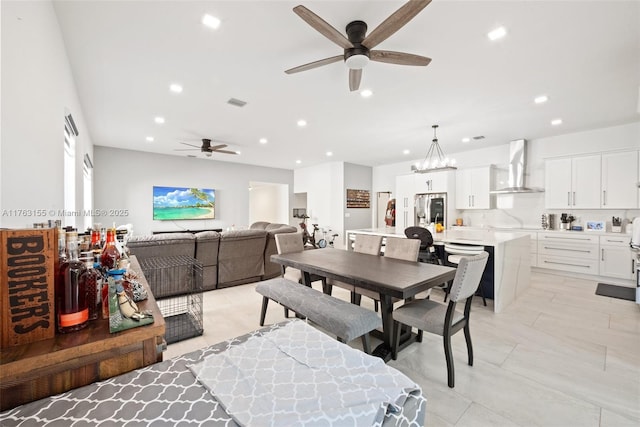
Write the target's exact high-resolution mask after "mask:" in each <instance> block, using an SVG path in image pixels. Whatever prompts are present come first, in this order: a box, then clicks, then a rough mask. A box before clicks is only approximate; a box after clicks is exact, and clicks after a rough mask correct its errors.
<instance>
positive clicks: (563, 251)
mask: <svg viewBox="0 0 640 427" xmlns="http://www.w3.org/2000/svg"><path fill="white" fill-rule="evenodd" d="M599 248H600V242H599V236H594V235H588V234H585V233H579V232H571V231H567V232H564V233H557V232H556V233H538V267H540V268H550V269H553V270H563V271H570V272H574V273H584V274H592V275H598V256H599Z"/></svg>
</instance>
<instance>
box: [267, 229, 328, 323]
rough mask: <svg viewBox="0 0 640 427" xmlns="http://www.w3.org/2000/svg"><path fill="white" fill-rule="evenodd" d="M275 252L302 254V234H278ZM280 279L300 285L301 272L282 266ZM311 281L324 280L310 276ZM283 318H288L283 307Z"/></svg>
mask: <svg viewBox="0 0 640 427" xmlns="http://www.w3.org/2000/svg"><path fill="white" fill-rule="evenodd" d="M274 237H275V239H276V250H277V251H278V254H279V255H282V254H290V253H295V252H302V251H303V250H304V243H303V241H302V233H278V234H276V235H275V236H274ZM282 277H284V278H285V279H289V280H291V281H293V282H297V283H302V272H301V271H300V270H298V269H297V268H292V267H285V266H284V265H283V266H282ZM311 280H312V281H314V282H315V281H319V280H322V281H323V285H324V278H322V277H316V276H312V278H311ZM284 317H285V318H288V317H289V309H288V308H286V307H285V309H284Z"/></svg>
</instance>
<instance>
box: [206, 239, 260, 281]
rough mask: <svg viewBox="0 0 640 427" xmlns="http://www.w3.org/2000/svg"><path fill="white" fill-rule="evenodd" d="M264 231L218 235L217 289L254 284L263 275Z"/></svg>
mask: <svg viewBox="0 0 640 427" xmlns="http://www.w3.org/2000/svg"><path fill="white" fill-rule="evenodd" d="M266 240H267V232H266V231H265V230H231V231H224V232H222V233H220V248H219V250H218V287H226V286H233V285H239V284H242V283H249V282H255V281H257V280H259V279H260V277H261V276H262V275H263V273H264V247H265V244H266Z"/></svg>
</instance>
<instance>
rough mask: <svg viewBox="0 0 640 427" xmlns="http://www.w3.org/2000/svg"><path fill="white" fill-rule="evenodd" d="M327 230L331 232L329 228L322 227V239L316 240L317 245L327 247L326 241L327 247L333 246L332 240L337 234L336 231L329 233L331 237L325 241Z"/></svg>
mask: <svg viewBox="0 0 640 427" xmlns="http://www.w3.org/2000/svg"><path fill="white" fill-rule="evenodd" d="M328 232H331V229H329V230H327V229H325V228H323V229H322V239H320V240H319V241H318V247H320V248H326V247H327V243H329V247H331V248H333V241H334V240H335V238H336V237H337V236H338V233H334V234H332V235H331V239H330V240H329V241H327V233H328Z"/></svg>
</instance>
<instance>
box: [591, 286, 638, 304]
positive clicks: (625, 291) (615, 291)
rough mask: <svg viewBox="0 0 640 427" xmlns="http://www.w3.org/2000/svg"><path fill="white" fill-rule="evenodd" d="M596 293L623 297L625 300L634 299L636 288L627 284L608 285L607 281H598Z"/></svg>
mask: <svg viewBox="0 0 640 427" xmlns="http://www.w3.org/2000/svg"><path fill="white" fill-rule="evenodd" d="M596 295H602V296H605V297H611V298H618V299H624V300H627V301H635V300H636V288H630V287H628V286H618V285H609V284H607V283H598V287H597V288H596Z"/></svg>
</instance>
